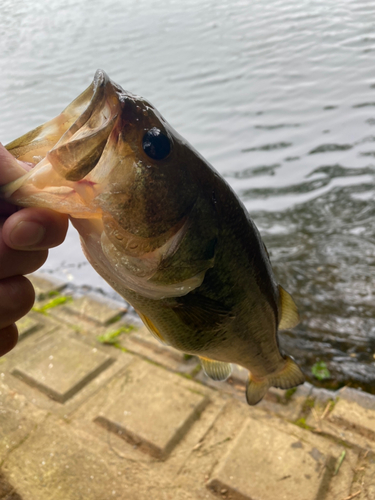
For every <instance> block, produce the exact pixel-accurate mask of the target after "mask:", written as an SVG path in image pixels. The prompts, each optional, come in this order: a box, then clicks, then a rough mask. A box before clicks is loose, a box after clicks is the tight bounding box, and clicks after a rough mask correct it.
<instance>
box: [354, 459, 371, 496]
mask: <svg viewBox="0 0 375 500" xmlns="http://www.w3.org/2000/svg"><path fill="white" fill-rule="evenodd" d="M351 495H353V500H354V499H355V500H374V498H375V455H373V454H371V455H370V454H368V453H364V454H363V453H362V454H361V457H360V460H359V462H358V464H357V467H356V474H355V478H354V481H353V484H352V487H351ZM354 495H355V496H354Z"/></svg>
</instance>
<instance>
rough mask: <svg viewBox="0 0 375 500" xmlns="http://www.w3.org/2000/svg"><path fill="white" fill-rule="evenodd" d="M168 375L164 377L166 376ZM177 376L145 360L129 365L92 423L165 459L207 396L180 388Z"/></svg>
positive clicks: (205, 403)
mask: <svg viewBox="0 0 375 500" xmlns="http://www.w3.org/2000/svg"><path fill="white" fill-rule="evenodd" d="M167 375H168V376H167ZM181 382H182V380H180V378H179V377H178V376H177V375H173V374H167V373H166V372H165V370H163V369H161V368H157V367H155V366H154V365H151V364H148V363H144V362H143V363H138V364H137V365H136V366H134V365H131V366H129V367H128V369H127V371H126V372H125V374H124V377H122V380H119V381H118V384H117V385H116V388H115V390H114V391H113V392H112V394H111V400H112V404H110V405H108V406H107V407H106V408H105V409H103V410H102V411H101V412H100V414H99V415H97V416H96V418H95V422H96V423H98V424H100V425H102V426H104V427H106V428H107V429H108V430H110V431H112V432H114V433H116V434H117V435H118V436H119V437H122V438H124V439H125V440H127V441H128V442H130V443H132V444H134V445H136V446H137V447H139V448H140V449H141V450H142V451H145V452H146V453H148V454H150V455H152V456H154V457H156V458H159V459H165V458H166V457H167V456H168V454H169V453H170V452H171V451H172V449H173V448H174V447H175V446H176V444H177V443H178V442H179V441H180V440H181V439H182V437H183V436H184V435H185V434H186V433H187V432H188V430H189V428H190V427H191V425H192V424H193V423H194V421H195V420H196V419H198V418H199V415H200V413H201V412H202V411H203V409H204V408H205V406H206V405H207V403H208V398H207V397H206V396H205V395H204V394H202V393H199V392H194V391H193V390H191V389H189V388H187V387H184V386H183V384H182V383H181Z"/></svg>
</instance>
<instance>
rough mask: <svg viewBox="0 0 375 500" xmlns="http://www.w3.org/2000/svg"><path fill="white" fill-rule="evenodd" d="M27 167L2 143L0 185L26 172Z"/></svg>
mask: <svg viewBox="0 0 375 500" xmlns="http://www.w3.org/2000/svg"><path fill="white" fill-rule="evenodd" d="M26 171H27V170H26V168H23V167H22V166H21V162H19V161H18V160H16V159H15V158H14V156H13V155H11V154H10V153H9V151H7V150H6V149H5V148H4V146H3V145H2V144H1V143H0V186H2V185H3V184H7V183H8V182H11V181H14V179H17V178H18V177H21V175H24V174H25V173H26Z"/></svg>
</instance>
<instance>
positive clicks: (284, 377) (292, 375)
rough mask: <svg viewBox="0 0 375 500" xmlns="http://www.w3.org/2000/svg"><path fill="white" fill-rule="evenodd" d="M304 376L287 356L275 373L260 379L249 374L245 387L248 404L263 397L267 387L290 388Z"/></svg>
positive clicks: (302, 379) (300, 381)
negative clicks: (280, 368) (282, 365)
mask: <svg viewBox="0 0 375 500" xmlns="http://www.w3.org/2000/svg"><path fill="white" fill-rule="evenodd" d="M304 381H305V376H304V374H303V373H302V371H301V369H300V367H299V366H298V365H297V363H296V362H295V361H293V359H292V358H291V357H289V356H286V358H285V365H284V367H283V369H282V370H281V371H279V372H278V373H277V374H272V375H269V376H268V377H264V378H263V379H261V380H255V379H254V378H253V377H252V376H251V374H250V376H249V380H248V383H247V387H246V399H247V402H248V404H249V405H256V404H257V403H259V401H261V400H262V399H263V397H264V396H265V394H266V392H267V391H268V389H269V388H270V387H271V386H273V387H278V388H280V389H290V388H291V387H295V386H296V385H300V384H303V383H304Z"/></svg>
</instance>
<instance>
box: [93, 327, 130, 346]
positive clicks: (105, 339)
mask: <svg viewBox="0 0 375 500" xmlns="http://www.w3.org/2000/svg"><path fill="white" fill-rule="evenodd" d="M134 329H135V327H134V326H133V325H126V326H121V327H120V328H118V329H117V330H112V331H109V332H106V333H104V334H103V335H99V337H97V340H98V341H99V342H101V343H102V344H117V338H118V337H119V336H120V335H121V334H122V333H130V332H132V331H133V330H134Z"/></svg>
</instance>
